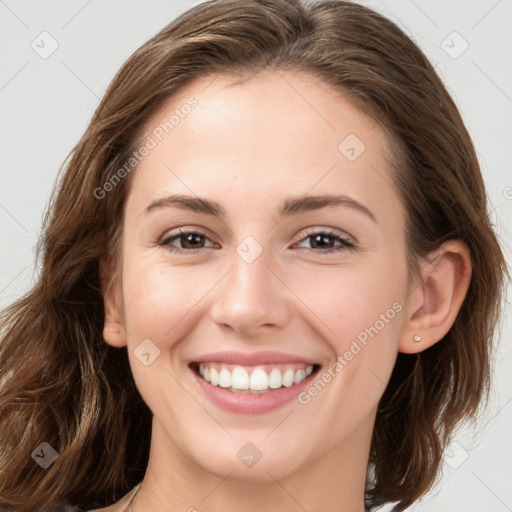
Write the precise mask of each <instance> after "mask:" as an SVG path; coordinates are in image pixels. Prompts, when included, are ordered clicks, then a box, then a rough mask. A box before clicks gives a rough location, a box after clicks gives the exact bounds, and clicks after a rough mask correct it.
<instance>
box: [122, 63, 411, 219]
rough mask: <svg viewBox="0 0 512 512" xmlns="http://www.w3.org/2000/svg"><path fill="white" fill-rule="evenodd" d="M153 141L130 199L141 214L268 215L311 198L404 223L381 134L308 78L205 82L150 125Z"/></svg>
mask: <svg viewBox="0 0 512 512" xmlns="http://www.w3.org/2000/svg"><path fill="white" fill-rule="evenodd" d="M149 139H151V140H152V142H153V144H152V145H153V146H154V147H153V148H152V149H151V150H150V151H149V153H148V154H147V156H145V157H144V158H143V159H142V161H141V162H140V163H139V165H138V167H137V170H136V172H135V176H133V178H134V179H133V183H132V192H131V196H132V197H131V198H130V199H129V201H130V200H131V201H132V203H133V202H134V200H135V199H137V203H140V204H138V205H137V206H138V208H139V209H141V208H144V206H146V205H143V203H144V202H146V203H147V202H149V201H151V200H154V199H155V198H157V197H158V196H161V195H163V194H165V193H171V192H172V193H176V192H178V193H186V194H191V193H192V194H196V195H200V196H208V197H211V198H212V199H215V200H221V199H223V201H222V202H224V203H226V202H228V203H229V202H230V201H231V202H233V205H235V204H236V205H237V206H238V207H241V206H244V205H245V206H247V205H249V204H252V205H253V206H255V207H258V209H259V210H262V209H264V208H265V207H266V206H269V207H270V205H271V204H275V205H277V204H278V203H279V204H281V202H282V199H283V197H287V196H288V195H297V194H306V193H307V192H308V191H310V192H311V193H315V194H320V193H327V192H329V193H333V192H339V193H346V194H351V195H352V196H354V197H355V198H356V199H358V200H360V201H361V202H363V203H364V202H366V203H368V202H369V203H371V204H372V205H373V207H374V208H376V209H386V208H388V209H389V208H391V209H392V210H395V211H394V213H395V214H396V215H397V216H398V217H400V216H401V214H402V212H401V208H398V207H397V203H399V201H397V200H398V195H397V194H396V191H395V189H394V187H393V182H392V178H391V165H390V162H389V156H388V155H389V154H390V151H389V141H388V139H387V137H386V135H385V134H384V132H383V131H382V129H381V127H380V125H379V124H378V123H377V122H376V121H375V120H374V119H372V118H371V117H369V116H367V115H365V114H364V113H362V112H361V111H360V110H359V109H357V108H356V107H355V106H353V105H352V103H351V102H349V101H348V100H347V99H346V98H345V97H344V94H343V92H341V91H337V90H335V89H333V88H331V87H330V86H329V85H327V84H325V83H323V82H321V81H320V80H319V79H318V78H317V77H314V76H312V75H310V74H307V73H297V72H293V73H292V72H286V71H272V72H262V73H259V74H257V75H255V76H252V77H250V78H249V79H247V80H245V81H242V82H237V81H236V80H235V79H234V78H233V77H228V76H207V77H203V78H201V79H198V80H196V81H195V82H192V83H191V84H189V85H187V86H186V87H185V88H183V89H182V90H181V91H180V92H179V93H178V94H176V95H174V96H173V97H172V98H171V99H170V100H169V101H168V102H167V103H166V104H165V105H164V106H163V107H162V108H161V109H159V111H158V112H157V113H156V114H155V115H154V116H153V117H152V118H151V119H150V121H149V122H148V123H147V125H146V127H145V131H144V135H143V140H146V141H147V140H149ZM133 196H135V198H134V197H133ZM262 200H263V202H262ZM227 210H228V213H229V206H228V208H227ZM387 214H388V215H389V214H393V211H388V212H387Z"/></svg>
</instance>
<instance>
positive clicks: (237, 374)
mask: <svg viewBox="0 0 512 512" xmlns="http://www.w3.org/2000/svg"><path fill="white" fill-rule="evenodd" d="M231 386H232V387H233V388H235V389H249V375H248V373H247V372H246V371H245V370H244V369H243V368H242V367H241V366H237V367H236V368H235V369H234V370H233V373H232V374H231Z"/></svg>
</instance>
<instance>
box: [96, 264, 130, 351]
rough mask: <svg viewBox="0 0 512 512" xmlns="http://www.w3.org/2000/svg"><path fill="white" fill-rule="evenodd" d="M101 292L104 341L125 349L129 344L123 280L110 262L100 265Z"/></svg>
mask: <svg viewBox="0 0 512 512" xmlns="http://www.w3.org/2000/svg"><path fill="white" fill-rule="evenodd" d="M100 274H101V290H102V293H103V305H104V311H105V321H104V325H103V339H104V340H105V342H106V343H108V344H109V345H112V346H113V347H118V348H120V347H124V346H126V344H127V340H126V330H125V326H124V320H123V319H124V311H123V295H122V288H121V279H120V276H118V275H117V272H116V270H115V268H114V267H113V265H112V264H111V263H110V262H106V261H102V262H101V263H100Z"/></svg>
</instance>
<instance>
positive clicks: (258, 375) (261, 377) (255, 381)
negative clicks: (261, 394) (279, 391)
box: [249, 368, 268, 391]
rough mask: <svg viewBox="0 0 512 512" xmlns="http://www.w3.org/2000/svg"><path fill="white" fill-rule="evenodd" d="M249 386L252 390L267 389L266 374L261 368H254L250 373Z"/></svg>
mask: <svg viewBox="0 0 512 512" xmlns="http://www.w3.org/2000/svg"><path fill="white" fill-rule="evenodd" d="M249 388H250V389H252V390H253V391H262V390H263V389H268V375H267V374H266V373H265V371H264V370H262V369H261V368H256V369H254V370H253V371H252V373H251V380H250V384H249Z"/></svg>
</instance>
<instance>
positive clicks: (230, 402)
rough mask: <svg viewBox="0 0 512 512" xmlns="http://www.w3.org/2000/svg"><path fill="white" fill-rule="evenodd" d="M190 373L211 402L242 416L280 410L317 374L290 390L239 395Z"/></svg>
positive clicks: (291, 387)
mask: <svg viewBox="0 0 512 512" xmlns="http://www.w3.org/2000/svg"><path fill="white" fill-rule="evenodd" d="M190 371H191V372H192V373H193V375H194V377H195V378H196V380H197V382H198V384H199V387H200V388H201V389H202V390H203V391H204V393H205V395H206V397H207V398H209V399H210V401H211V402H213V403H214V404H215V405H217V406H218V407H220V408H221V409H224V410H226V411H229V412H238V413H241V414H262V413H265V412H270V411H273V410H275V409H279V408H280V407H282V406H284V405H285V404H287V403H289V402H291V401H292V400H293V399H294V398H296V397H297V395H298V394H299V393H300V392H301V391H304V390H305V389H306V388H307V387H308V386H309V385H310V383H311V380H312V378H313V377H314V376H315V375H316V374H317V371H315V372H313V373H312V374H311V375H309V376H308V377H307V378H306V379H304V380H303V381H301V382H299V383H298V384H295V385H293V386H290V387H289V388H284V387H283V388H279V389H275V390H272V391H268V392H265V393H243V392H241V393H237V392H233V391H228V390H227V389H224V388H221V387H219V386H212V385H211V384H210V383H209V382H207V381H206V380H204V379H203V378H202V377H200V376H199V375H198V374H197V373H196V372H195V371H194V370H192V369H190Z"/></svg>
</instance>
